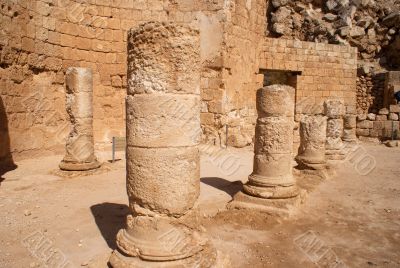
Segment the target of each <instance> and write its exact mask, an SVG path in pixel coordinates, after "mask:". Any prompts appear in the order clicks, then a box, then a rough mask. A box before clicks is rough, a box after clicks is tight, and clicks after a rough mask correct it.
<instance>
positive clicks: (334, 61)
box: [260, 38, 357, 151]
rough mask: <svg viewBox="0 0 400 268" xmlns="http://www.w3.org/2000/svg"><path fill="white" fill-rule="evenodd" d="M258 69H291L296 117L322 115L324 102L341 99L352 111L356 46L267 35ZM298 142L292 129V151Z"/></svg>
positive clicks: (355, 73) (354, 103)
mask: <svg viewBox="0 0 400 268" xmlns="http://www.w3.org/2000/svg"><path fill="white" fill-rule="evenodd" d="M260 58H261V63H260V69H263V70H274V71H285V72H288V71H289V72H293V73H294V74H298V75H297V78H296V81H295V82H291V83H292V84H293V83H294V84H295V87H296V107H295V112H296V117H295V120H296V122H297V123H299V121H300V118H301V115H302V114H323V103H324V101H325V100H327V99H329V98H340V99H342V100H343V101H344V103H345V105H346V109H347V112H348V113H350V114H355V111H356V110H355V109H356V76H357V49H356V48H352V47H350V46H340V45H330V44H323V43H312V42H303V41H294V40H285V39H273V38H266V39H265V43H264V46H263V50H262V52H261V54H260ZM299 143H300V137H299V132H298V128H296V129H295V135H294V148H295V151H296V149H297V147H298V145H299Z"/></svg>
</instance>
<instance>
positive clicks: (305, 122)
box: [296, 115, 327, 169]
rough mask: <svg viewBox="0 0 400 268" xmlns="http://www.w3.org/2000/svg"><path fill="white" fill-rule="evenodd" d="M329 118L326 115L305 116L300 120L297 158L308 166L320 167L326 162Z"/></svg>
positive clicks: (300, 162)
mask: <svg viewBox="0 0 400 268" xmlns="http://www.w3.org/2000/svg"><path fill="white" fill-rule="evenodd" d="M326 128H327V118H326V117H325V116H321V115H316V116H312V115H310V116H303V117H302V119H301V121H300V147H299V153H298V155H297V157H296V160H297V162H298V163H299V164H301V165H304V166H305V167H308V168H312V169H313V168H320V167H322V168H323V167H324V166H325V164H326V157H325V144H326Z"/></svg>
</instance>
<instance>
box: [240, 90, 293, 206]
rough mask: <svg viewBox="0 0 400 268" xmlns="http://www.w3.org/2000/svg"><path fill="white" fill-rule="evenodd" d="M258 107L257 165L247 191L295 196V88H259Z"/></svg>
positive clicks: (278, 196)
mask: <svg viewBox="0 0 400 268" xmlns="http://www.w3.org/2000/svg"><path fill="white" fill-rule="evenodd" d="M257 110H258V119H257V125H256V137H255V147H254V154H255V155H254V167H253V173H252V174H251V175H250V176H249V181H248V183H247V184H246V185H245V186H244V192H245V193H246V194H249V195H251V196H255V197H259V198H267V199H270V198H271V199H281V198H290V197H294V196H296V195H297V194H298V191H297V187H296V181H295V179H294V177H293V174H292V148H293V128H294V88H292V87H289V86H284V85H273V86H268V87H264V88H261V89H259V90H258V91H257Z"/></svg>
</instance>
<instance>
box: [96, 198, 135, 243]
mask: <svg viewBox="0 0 400 268" xmlns="http://www.w3.org/2000/svg"><path fill="white" fill-rule="evenodd" d="M90 210H91V211H92V214H93V217H94V220H95V222H96V225H97V227H98V228H99V230H100V233H101V235H102V236H103V238H104V240H105V241H106V242H107V245H108V246H109V247H110V248H111V249H113V250H114V249H116V248H117V244H116V236H117V233H118V231H119V230H120V229H122V228H124V227H125V221H126V216H127V215H128V214H129V213H130V211H129V207H128V206H127V205H123V204H115V203H102V204H96V205H93V206H91V207H90Z"/></svg>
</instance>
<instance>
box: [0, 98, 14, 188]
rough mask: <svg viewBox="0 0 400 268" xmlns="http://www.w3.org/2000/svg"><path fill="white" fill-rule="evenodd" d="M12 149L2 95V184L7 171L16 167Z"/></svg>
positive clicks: (0, 128)
mask: <svg viewBox="0 0 400 268" xmlns="http://www.w3.org/2000/svg"><path fill="white" fill-rule="evenodd" d="M16 168H17V166H16V165H15V164H14V160H13V158H12V155H11V149H10V135H9V132H8V119H7V113H6V109H5V106H4V103H3V99H2V97H1V96H0V184H1V182H2V181H3V180H4V178H3V177H2V176H3V175H4V174H5V173H6V172H8V171H11V170H14V169H16Z"/></svg>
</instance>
